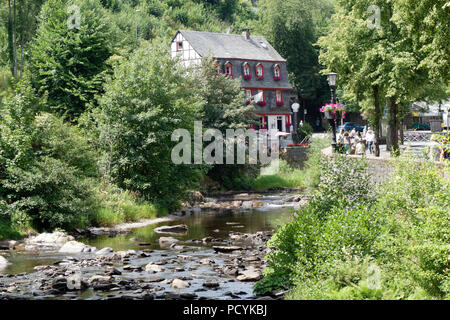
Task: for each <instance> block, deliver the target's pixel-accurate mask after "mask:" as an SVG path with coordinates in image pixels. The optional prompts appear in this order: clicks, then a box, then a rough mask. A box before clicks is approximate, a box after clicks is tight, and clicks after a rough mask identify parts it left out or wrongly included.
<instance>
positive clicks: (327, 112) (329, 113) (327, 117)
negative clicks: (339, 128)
mask: <svg viewBox="0 0 450 320" xmlns="http://www.w3.org/2000/svg"><path fill="white" fill-rule="evenodd" d="M324 115H325V119H327V120H331V119H333V118H334V116H333V115H332V114H331V112H330V111H325V112H324Z"/></svg>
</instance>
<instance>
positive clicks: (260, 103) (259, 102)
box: [258, 89, 266, 106]
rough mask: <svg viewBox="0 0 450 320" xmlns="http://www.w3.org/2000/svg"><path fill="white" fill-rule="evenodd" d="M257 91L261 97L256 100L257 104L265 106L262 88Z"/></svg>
mask: <svg viewBox="0 0 450 320" xmlns="http://www.w3.org/2000/svg"><path fill="white" fill-rule="evenodd" d="M258 93H262V98H261V100H259V101H258V104H259V105H260V106H265V105H266V96H265V94H264V90H263V89H258Z"/></svg>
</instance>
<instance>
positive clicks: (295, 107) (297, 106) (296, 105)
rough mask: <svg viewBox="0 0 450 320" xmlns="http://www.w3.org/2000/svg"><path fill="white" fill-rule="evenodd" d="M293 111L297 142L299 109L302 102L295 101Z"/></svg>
mask: <svg viewBox="0 0 450 320" xmlns="http://www.w3.org/2000/svg"><path fill="white" fill-rule="evenodd" d="M291 107H292V111H293V112H294V138H295V141H294V142H295V143H296V141H297V112H298V109H299V108H300V104H298V103H297V102H294V103H293V104H292V106H291Z"/></svg>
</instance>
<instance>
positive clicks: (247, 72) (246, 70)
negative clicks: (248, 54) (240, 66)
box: [244, 63, 250, 76]
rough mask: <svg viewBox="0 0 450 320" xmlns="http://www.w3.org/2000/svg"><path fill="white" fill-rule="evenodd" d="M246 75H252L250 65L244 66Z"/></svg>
mask: <svg viewBox="0 0 450 320" xmlns="http://www.w3.org/2000/svg"><path fill="white" fill-rule="evenodd" d="M244 75H246V76H248V75H250V66H249V65H248V63H245V64H244Z"/></svg>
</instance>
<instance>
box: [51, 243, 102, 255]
mask: <svg viewBox="0 0 450 320" xmlns="http://www.w3.org/2000/svg"><path fill="white" fill-rule="evenodd" d="M96 250H97V249H96V248H94V247H90V246H88V245H85V244H84V243H81V242H78V241H68V242H66V243H64V245H63V246H62V247H61V248H60V249H59V252H62V253H80V252H94V251H96Z"/></svg>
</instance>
